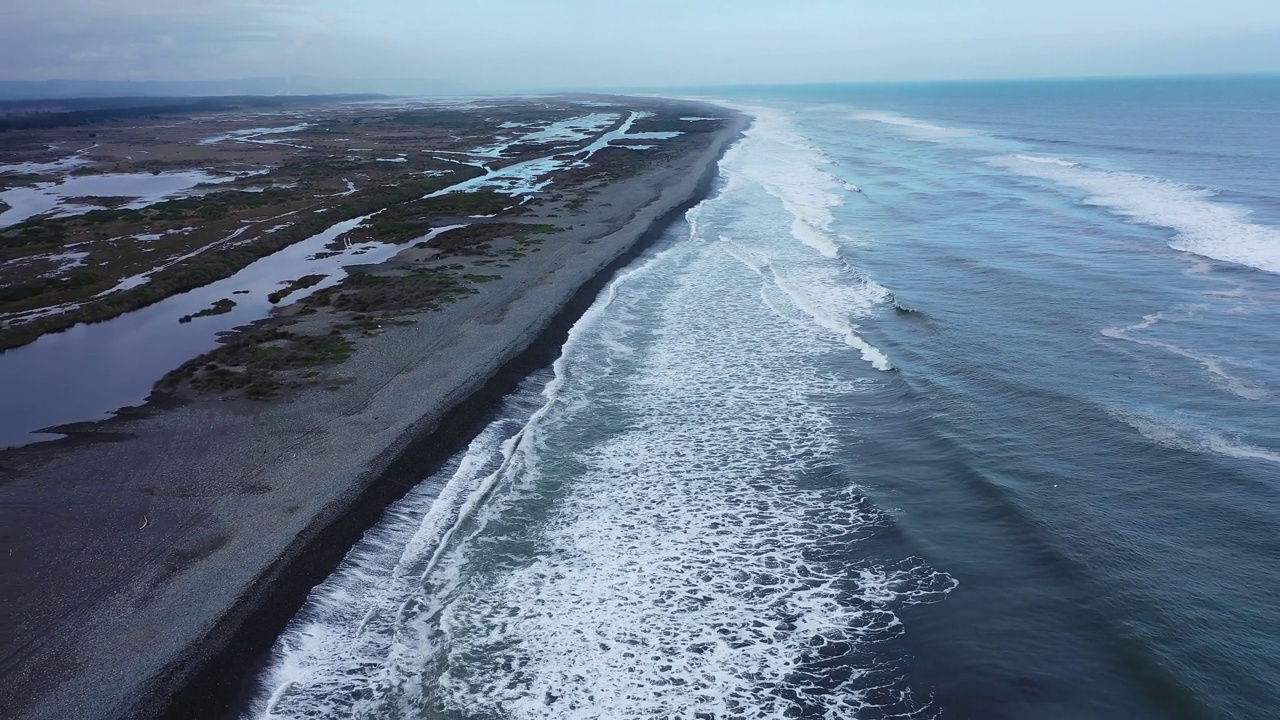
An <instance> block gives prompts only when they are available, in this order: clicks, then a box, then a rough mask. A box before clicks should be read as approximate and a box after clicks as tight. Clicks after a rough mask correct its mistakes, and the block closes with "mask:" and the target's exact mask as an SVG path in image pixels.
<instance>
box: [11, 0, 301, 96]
mask: <svg viewBox="0 0 1280 720" xmlns="http://www.w3.org/2000/svg"><path fill="white" fill-rule="evenodd" d="M310 4H311V3H309V2H306V1H305V0H299V1H297V2H280V1H279V0H275V1H272V2H261V1H258V0H200V1H199V2H187V1H185V0H184V1H183V2H172V0H31V1H27V2H21V3H14V4H13V5H12V6H11V7H9V8H6V11H5V22H4V23H2V24H0V77H2V78H3V79H9V80H41V79H52V78H68V77H69V78H98V79H125V78H139V77H145V78H148V79H178V78H182V77H191V76H197V77H198V76H203V75H205V74H207V72H208V71H209V69H210V68H215V67H217V68H225V69H226V70H227V71H230V72H243V71H246V70H250V69H252V66H253V64H254V61H255V60H260V59H263V58H265V57H267V56H270V55H271V54H272V53H271V52H270V51H269V50H270V49H269V48H268V47H264V46H265V45H268V44H270V43H272V42H276V41H278V39H279V38H280V37H281V36H282V35H284V34H285V33H287V32H289V31H290V30H291V29H292V28H295V27H297V25H298V20H299V18H300V17H301V16H302V15H303V14H304V12H305V11H306V10H307V9H308V6H309V5H310ZM255 74H260V73H255Z"/></svg>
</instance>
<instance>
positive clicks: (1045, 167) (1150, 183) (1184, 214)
mask: <svg viewBox="0 0 1280 720" xmlns="http://www.w3.org/2000/svg"><path fill="white" fill-rule="evenodd" d="M987 162H989V163H990V164H992V165H995V166H997V167H1001V168H1005V169H1007V170H1010V171H1012V172H1015V173H1018V174H1020V175H1026V176H1030V177H1038V178H1042V179H1045V180H1051V181H1053V182H1056V183H1059V184H1061V185H1066V186H1068V187H1072V188H1076V189H1079V190H1083V191H1085V192H1086V193H1088V197H1087V199H1086V202H1087V203H1089V204H1091V205H1098V206H1101V207H1105V208H1107V209H1109V210H1111V211H1113V212H1115V213H1116V214H1118V215H1120V216H1122V217H1125V218H1128V219H1130V220H1132V221H1134V222H1138V223H1142V224H1144V225H1154V226H1156V227H1163V228H1168V229H1170V230H1173V231H1174V232H1175V235H1174V236H1173V238H1172V239H1170V241H1169V247H1171V248H1173V249H1175V250H1180V251H1183V252H1188V253H1192V254H1194V255H1200V256H1203V257H1208V258H1212V259H1215V260H1223V261H1226V262H1231V263H1236V264H1238V265H1248V266H1249V267H1253V268H1257V269H1259V270H1265V271H1266V272H1270V273H1280V229H1277V228H1273V227H1269V226H1266V225H1260V224H1257V223H1253V222H1250V221H1249V214H1250V213H1249V211H1248V210H1246V209H1243V208H1238V207H1232V206H1230V205H1223V204H1221V203H1218V202H1214V201H1213V200H1212V199H1211V198H1212V197H1213V192H1212V191H1210V190H1207V189H1204V188H1197V187H1193V186H1191V185H1185V184H1182V183H1178V182H1173V181H1171V180H1164V179H1161V178H1155V177H1149V176H1146V175H1138V174H1134V173H1127V172H1117V171H1111V170H1102V169H1098V168H1093V167H1089V166H1087V165H1084V164H1081V163H1075V162H1070V161H1067V160H1063V159H1061V158H1055V157H1041V156H1035V155H1001V156H997V157H992V158H988V160H987Z"/></svg>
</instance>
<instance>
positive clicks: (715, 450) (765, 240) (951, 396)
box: [244, 78, 1280, 718]
mask: <svg viewBox="0 0 1280 720" xmlns="http://www.w3.org/2000/svg"><path fill="white" fill-rule="evenodd" d="M705 94H707V95H709V96H713V97H715V98H716V99H719V100H721V101H723V102H726V103H730V104H733V105H734V106H735V107H738V108H740V109H741V110H742V111H743V112H746V113H748V114H750V115H751V116H752V117H753V118H754V122H753V125H752V127H751V129H750V130H749V131H748V132H747V134H746V137H745V138H744V139H743V140H742V141H741V142H740V143H739V144H738V145H737V146H735V147H734V148H733V149H732V150H730V152H729V153H728V155H727V156H726V157H725V158H724V160H723V162H722V163H721V168H720V181H719V183H718V186H717V188H716V189H715V191H714V193H713V195H712V196H711V197H710V198H709V199H708V200H707V201H705V202H703V203H702V204H700V205H699V206H697V207H696V208H694V209H693V210H692V211H691V212H690V213H689V214H688V217H687V219H686V222H684V223H681V224H678V225H677V226H675V227H674V228H673V229H672V230H671V231H670V232H669V233H668V237H667V238H666V239H665V240H664V242H662V243H660V244H659V246H658V247H656V248H655V249H654V250H653V251H652V252H650V253H648V254H647V255H646V256H645V257H643V258H642V259H640V260H639V261H637V262H636V263H635V264H634V265H633V266H632V267H630V268H628V269H627V270H625V271H624V272H622V273H621V274H620V275H619V276H618V277H617V278H615V279H614V281H613V282H612V284H610V285H609V286H608V287H607V289H606V290H605V291H604V292H603V293H602V295H601V297H600V298H599V299H598V300H597V302H596V303H595V305H594V306H593V307H592V308H591V309H590V310H589V311H588V312H587V314H586V315H585V316H584V317H583V319H582V320H581V321H580V322H579V323H578V324H577V325H576V326H575V327H574V328H573V330H572V332H571V334H570V338H569V340H568V342H567V344H566V345H565V347H564V350H563V353H562V355H561V357H560V359H559V360H558V361H557V362H556V364H555V366H554V368H550V369H548V370H546V371H544V372H542V373H539V374H537V375H535V376H533V377H531V378H530V379H529V380H528V381H527V382H526V383H525V384H524V385H523V386H522V388H521V389H520V390H519V391H518V392H517V393H515V394H514V395H513V396H512V397H510V398H508V400H507V401H506V403H505V405H504V406H503V408H502V409H501V410H500V411H499V413H498V415H497V417H496V419H495V420H494V422H493V423H492V424H491V425H489V426H488V427H487V428H486V429H485V430H484V431H483V432H482V433H481V434H480V435H479V436H478V437H477V438H476V439H475V441H474V442H473V443H472V444H471V445H470V447H468V448H467V449H466V450H465V451H464V452H463V453H460V454H459V455H458V456H457V457H456V458H454V459H453V460H452V461H451V462H450V463H449V464H447V465H446V466H445V467H444V468H443V469H442V470H441V471H439V472H437V473H436V474H434V475H432V476H431V477H427V478H425V480H424V482H423V483H422V484H421V485H420V486H418V487H417V488H415V489H414V490H413V491H412V492H410V494H409V495H408V496H407V497H406V498H405V499H404V500H403V501H401V502H400V503H398V504H397V505H395V506H394V507H392V508H391V509H390V510H389V511H388V512H387V514H386V516H385V517H384V518H383V520H382V522H381V523H380V524H379V525H378V526H377V527H376V528H375V529H374V530H372V531H371V532H370V533H369V534H368V535H367V537H366V538H365V540H364V541H362V542H361V543H360V544H359V545H357V546H356V547H355V548H354V549H353V550H352V552H351V553H350V555H349V556H348V557H347V559H346V561H345V562H344V563H343V565H342V567H340V568H339V570H338V571H337V572H336V573H335V574H334V575H333V576H332V577H330V578H329V579H328V580H327V581H325V582H324V583H323V584H321V585H320V586H319V587H317V588H316V589H315V590H314V592H313V593H312V595H311V597H310V599H309V601H308V603H307V605H306V607H305V608H304V609H303V610H302V611H301V612H300V613H299V615H298V616H297V617H296V618H295V619H294V621H293V622H292V623H291V624H290V626H289V627H288V629H287V630H286V631H285V633H284V634H283V635H282V636H281V637H280V638H279V640H278V641H277V643H276V646H275V649H274V651H273V653H272V657H271V659H270V661H269V662H268V665H267V667H266V668H265V670H264V671H263V672H262V673H261V675H260V677H259V678H258V681H257V684H258V688H259V689H258V693H257V695H256V697H255V699H254V700H253V702H252V703H251V705H250V706H249V707H247V708H246V709H245V711H244V715H245V717H279V718H309V717H335V716H342V717H348V716H351V717H361V718H418V717H432V718H434V717H448V718H555V717H564V718H602V717H608V718H783V717H801V718H846V717H857V718H890V717H893V718H908V717H909V718H933V717H949V718H1169V717H1188V718H1192V717H1241V718H1261V717H1272V716H1275V715H1276V713H1277V712H1280V631H1278V630H1277V628H1280V604H1277V602H1276V601H1275V598H1276V593H1277V590H1278V589H1280V587H1278V584H1280V580H1277V578H1280V426H1278V424H1277V419H1278V418H1280V404H1278V402H1277V397H1276V392H1277V390H1278V389H1280V383H1278V382H1277V381H1278V380H1280V366H1278V365H1277V363H1276V362H1275V361H1274V358H1275V357H1276V352H1277V350H1280V309H1278V308H1277V303H1276V301H1277V299H1280V275H1277V273H1278V272H1280V190H1278V188H1280V164H1278V162H1277V161H1278V160H1280V80H1277V79H1267V78H1243V79H1215V80H1164V81H1159V80H1147V81H1090V82H1058V83H992V84H964V85H960V84H956V85H914V86H827V87H807V88H779V89H769V88H759V89H747V90H744V89H734V90H712V91H707V92H706V93H705Z"/></svg>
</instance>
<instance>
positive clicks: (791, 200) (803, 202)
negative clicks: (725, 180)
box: [722, 108, 893, 370]
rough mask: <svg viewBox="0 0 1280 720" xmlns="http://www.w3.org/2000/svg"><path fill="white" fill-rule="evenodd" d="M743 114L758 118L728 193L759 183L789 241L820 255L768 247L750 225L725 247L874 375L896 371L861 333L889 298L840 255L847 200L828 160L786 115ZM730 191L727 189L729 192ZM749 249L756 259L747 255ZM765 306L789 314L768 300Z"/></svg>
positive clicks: (728, 165) (728, 163) (733, 166)
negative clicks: (838, 217)
mask: <svg viewBox="0 0 1280 720" xmlns="http://www.w3.org/2000/svg"><path fill="white" fill-rule="evenodd" d="M743 109H744V110H747V111H749V112H750V113H751V114H752V115H754V116H755V122H754V123H753V124H752V127H751V129H750V130H749V131H748V132H747V137H746V139H745V140H744V141H743V142H742V144H741V145H740V146H739V149H737V150H736V151H735V152H733V153H732V154H730V155H727V156H726V157H725V160H724V162H723V164H722V167H723V169H724V172H725V173H726V175H727V176H728V177H729V180H730V183H731V188H732V187H733V183H754V184H756V185H758V186H759V187H760V188H761V189H763V190H764V191H765V192H767V193H768V194H769V195H772V196H773V197H774V198H776V199H777V200H779V201H781V204H782V207H783V209H784V210H785V211H786V213H787V214H788V215H789V216H790V218H791V223H790V228H789V230H790V234H791V236H792V237H794V238H795V239H796V240H799V241H800V242H801V243H802V244H803V245H805V246H807V247H809V248H812V249H814V250H816V251H818V253H820V255H821V256H822V257H821V258H811V257H804V256H803V255H796V254H793V253H791V252H790V248H789V247H788V246H786V245H781V246H779V245H777V244H776V243H773V242H770V240H771V238H770V237H769V236H768V235H767V234H766V235H765V236H764V237H757V236H758V235H759V233H757V232H756V229H757V227H756V226H755V225H754V224H753V223H752V224H749V226H750V229H749V230H748V231H746V232H740V233H739V232H735V233H734V234H733V236H732V238H729V237H722V239H724V240H729V241H730V242H728V243H727V245H726V247H727V248H728V249H729V251H730V252H731V253H732V254H733V255H734V257H737V258H738V259H739V260H742V261H743V262H745V263H747V264H748V265H749V266H750V267H752V268H753V269H754V270H756V271H757V272H759V273H760V274H761V276H762V277H764V278H765V279H766V280H768V281H769V282H770V283H771V284H773V285H774V286H776V287H777V288H778V289H780V290H782V292H783V293H784V294H785V295H786V296H787V297H788V298H789V301H790V304H791V305H792V306H794V307H795V308H797V309H798V310H800V311H801V312H802V313H803V314H804V315H805V316H806V317H807V318H808V319H809V321H810V322H811V323H812V324H816V325H817V326H818V327H820V328H822V329H824V330H826V331H829V332H833V333H835V334H836V335H837V336H838V337H840V338H841V339H842V340H843V341H844V342H845V343H846V344H848V345H849V346H851V347H853V348H855V349H857V350H858V351H859V353H860V354H861V356H862V359H864V360H866V361H867V362H869V363H871V365H872V366H873V367H875V368H876V369H877V370H891V369H893V365H892V363H891V362H890V361H889V358H888V357H887V356H886V355H885V353H884V352H883V351H881V350H880V349H879V348H877V347H875V346H874V345H872V344H871V343H869V342H867V341H866V339H865V338H864V337H863V336H862V335H861V334H860V333H859V332H858V330H859V326H858V324H857V323H856V322H855V320H856V319H862V318H869V317H871V315H872V313H873V312H874V310H875V308H876V307H878V306H880V305H883V304H884V303H885V302H886V301H887V300H888V298H889V292H888V290H886V289H885V288H884V287H882V286H880V285H879V284H877V283H876V282H875V281H873V280H872V279H871V278H869V277H867V276H865V275H864V274H862V273H860V272H858V271H856V270H854V269H853V268H852V265H850V264H848V263H846V262H845V260H844V258H843V257H842V250H841V246H840V245H839V244H838V242H837V236H836V235H835V231H834V229H833V227H834V224H835V216H834V214H833V212H832V210H833V208H835V207H838V206H840V205H842V204H843V203H844V197H843V196H842V194H841V193H840V189H841V188H842V183H841V182H840V181H839V180H837V179H836V178H835V177H834V176H833V175H831V174H830V173H828V172H826V171H825V170H823V169H822V168H823V166H824V165H827V164H829V163H830V159H829V158H827V157H826V156H825V155H823V154H822V153H821V152H820V151H818V150H817V149H816V148H814V147H812V146H811V145H810V144H809V143H808V142H807V141H806V140H805V139H804V138H803V137H802V136H800V135H799V134H798V133H797V132H796V131H795V129H794V127H793V126H792V125H791V123H790V121H789V120H788V118H787V117H786V115H784V114H783V113H780V112H776V111H771V110H766V109H762V108H743ZM732 192H733V191H732V189H730V190H726V194H731V193H732ZM766 233H767V229H766ZM748 246H750V247H748ZM744 249H745V250H746V252H747V253H748V254H750V255H751V256H752V258H754V259H748V258H747V257H746V256H744V254H743V252H742V251H743V250H744ZM765 301H766V303H769V305H770V307H771V308H773V309H775V310H776V311H779V312H782V313H783V314H784V315H785V314H786V311H785V309H782V308H780V307H779V306H778V305H777V304H776V303H772V302H770V301H769V298H768V297H767V296H766V297H765Z"/></svg>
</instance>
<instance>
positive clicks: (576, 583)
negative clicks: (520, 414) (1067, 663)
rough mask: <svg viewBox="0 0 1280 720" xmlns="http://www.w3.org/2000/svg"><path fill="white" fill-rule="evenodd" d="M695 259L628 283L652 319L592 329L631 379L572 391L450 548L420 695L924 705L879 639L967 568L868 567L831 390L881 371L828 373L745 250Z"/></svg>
mask: <svg viewBox="0 0 1280 720" xmlns="http://www.w3.org/2000/svg"><path fill="white" fill-rule="evenodd" d="M676 261H677V259H672V262H673V263H674V262H676ZM687 262H688V264H687V265H685V267H683V268H681V269H680V271H679V272H678V273H676V276H675V277H672V278H669V279H667V280H665V281H664V280H662V279H660V278H659V277H658V275H659V272H660V271H657V270H655V271H654V273H653V275H652V276H651V277H650V279H649V282H651V283H652V286H651V288H649V293H648V294H645V293H644V290H645V289H646V288H644V287H643V284H644V283H643V281H638V282H637V285H639V286H641V287H636V288H634V289H633V293H634V296H633V298H632V299H631V301H630V304H631V307H630V308H629V309H630V312H631V313H632V314H634V315H636V316H639V317H652V313H653V311H655V310H656V311H658V312H659V315H660V320H659V321H658V322H657V323H654V324H653V325H652V326H651V327H650V328H648V329H644V328H636V327H635V326H630V325H628V324H627V323H620V324H611V325H610V326H609V327H607V328H601V330H600V331H599V334H598V335H597V336H596V337H595V338H593V339H592V341H591V343H590V344H593V345H595V346H596V352H597V353H599V354H604V353H608V354H612V355H614V362H613V364H612V366H603V367H610V369H609V370H608V371H607V372H608V373H609V374H610V375H615V376H617V377H618V378H620V379H621V378H625V381H622V382H619V381H618V380H612V381H611V380H609V379H607V378H597V379H596V380H595V381H594V382H591V383H588V384H587V386H588V387H591V388H593V389H592V390H590V391H589V392H585V393H583V394H578V391H577V390H576V388H577V387H579V386H578V385H576V384H574V383H567V384H566V385H565V386H564V388H563V390H562V393H563V395H562V396H561V397H559V398H558V399H557V402H559V403H560V404H561V405H562V408H561V410H560V411H559V412H557V413H555V414H552V415H548V416H547V417H546V421H545V423H544V424H541V425H538V426H535V427H534V428H532V429H531V431H530V432H529V434H528V437H527V439H526V442H525V443H524V444H523V445H522V448H521V450H520V451H519V452H522V453H523V454H524V458H523V461H522V463H521V466H522V467H523V468H524V472H522V473H521V474H520V475H519V476H518V477H517V476H513V477H512V478H511V479H510V482H511V485H510V487H509V488H508V489H507V491H506V493H505V494H504V496H503V498H502V499H501V500H500V501H498V502H496V503H494V504H493V505H492V506H490V508H489V509H488V511H487V514H488V517H487V519H486V520H485V522H484V523H483V525H482V527H481V528H480V529H478V530H477V531H476V533H475V534H474V535H472V537H471V538H470V539H469V540H468V541H467V543H466V544H465V545H464V547H465V548H466V549H465V551H462V552H460V553H459V554H458V558H459V560H460V562H462V563H463V564H464V565H463V566H462V569H460V570H458V572H460V573H461V575H462V576H463V578H464V579H462V580H460V581H458V582H457V584H456V585H455V587H454V589H452V590H451V591H450V592H451V594H453V595H454V596H455V597H454V598H453V599H452V600H451V601H450V602H449V603H448V604H447V605H446V606H445V607H444V608H443V609H442V610H441V612H440V613H439V615H438V617H431V618H424V619H423V622H422V623H421V625H420V628H421V631H422V634H421V635H420V636H419V637H417V638H416V639H415V640H414V641H413V642H412V643H411V644H413V645H416V646H418V647H438V648H440V649H441V655H440V657H439V668H440V675H439V680H438V687H437V688H436V689H435V691H434V692H428V693H427V696H426V697H424V698H423V701H424V702H426V703H427V706H428V707H431V706H432V705H433V704H436V708H435V709H437V710H444V711H450V710H451V711H456V712H462V713H466V714H467V715H469V716H470V715H478V716H484V717H601V716H605V717H672V716H675V717H694V716H697V715H698V714H700V713H702V714H706V713H710V714H713V715H715V716H717V717H752V718H755V717H760V718H766V717H794V716H796V714H797V713H798V714H800V715H803V716H814V717H822V716H832V715H833V714H834V715H841V714H849V713H853V712H855V711H858V712H863V713H871V715H868V716H895V715H900V716H911V715H917V714H923V715H927V714H929V710H928V708H927V706H926V705H924V704H918V703H917V702H916V700H915V699H914V698H913V697H912V696H911V693H910V690H909V689H908V688H907V687H906V686H905V685H904V684H903V683H902V678H901V675H900V668H898V667H897V666H896V665H895V664H894V663H884V662H882V658H881V657H880V653H879V652H877V650H878V647H879V646H880V645H881V644H882V643H886V642H888V641H890V640H892V639H893V638H894V637H896V636H897V635H898V633H900V632H901V624H900V623H899V621H898V619H897V617H896V616H895V615H894V614H893V612H892V609H893V608H894V607H896V606H898V605H901V604H903V603H907V602H918V601H921V600H933V599H937V598H939V597H941V596H942V595H943V594H945V593H946V592H947V591H948V590H949V589H950V588H951V587H952V586H953V584H954V581H952V580H951V579H950V578H948V577H946V576H944V575H940V574H938V573H935V572H933V571H932V570H929V569H928V568H926V567H924V566H923V565H922V564H921V563H918V562H915V561H904V562H900V563H892V564H888V565H884V564H877V563H874V562H859V558H860V557H861V553H860V552H859V551H858V549H857V545H858V543H859V540H860V539H862V538H863V537H864V536H865V535H866V534H867V533H870V532H873V531H874V530H875V529H877V528H878V527H879V526H880V525H881V524H882V523H883V522H884V519H883V516H881V514H880V513H879V512H878V511H877V510H876V509H875V508H873V507H872V506H871V505H870V503H868V502H867V501H866V500H865V499H864V498H862V497H861V496H860V495H859V494H858V493H857V491H856V489H854V488H851V487H849V486H848V485H843V484H840V483H834V482H831V481H830V480H828V479H826V478H825V477H824V471H825V470H826V469H827V467H828V462H829V460H830V457H831V455H832V453H833V452H834V451H835V450H836V448H837V447H838V445H839V442H840V439H839V438H837V437H835V435H834V434H833V433H832V422H831V420H830V418H829V417H828V415H827V413H826V412H825V410H824V406H825V403H824V402H823V401H822V399H823V398H828V399H830V398H835V397H841V398H844V399H845V400H846V401H847V400H848V399H849V396H850V395H853V394H857V393H859V392H862V391H864V390H865V389H866V388H867V387H868V383H869V381H865V380H864V381H860V382H852V381H847V380H845V381H841V380H836V379H832V378H829V377H824V376H823V375H821V374H820V373H819V372H818V371H817V369H816V368H815V367H814V366H813V363H812V362H811V361H812V359H813V358H814V357H815V355H817V354H820V353H822V352H824V351H830V350H831V347H832V346H831V345H830V344H829V343H828V342H825V341H824V340H823V338H822V337H821V336H820V335H817V334H814V333H812V332H811V331H810V330H809V329H808V328H806V327H802V326H798V325H795V324H792V323H789V322H786V321H785V320H784V319H783V318H780V317H777V316H775V315H773V314H771V313H769V312H767V310H765V309H764V308H762V306H761V303H760V300H759V295H758V292H756V291H754V289H753V288H752V282H751V275H750V274H748V273H746V272H744V271H745V268H743V267H742V266H741V265H740V264H737V263H733V262H732V261H730V260H729V259H728V258H726V256H725V255H723V254H720V253H708V252H705V251H700V252H699V253H698V254H697V255H694V256H692V257H689V258H687ZM689 278H699V279H700V280H699V281H698V282H696V283H687V280H688V279H689ZM648 306H652V307H648ZM583 349H585V348H583ZM619 349H622V351H621V352H619ZM590 367H602V366H601V365H599V364H596V363H593V364H592V365H591V366H590ZM566 370H567V372H568V373H569V377H570V378H573V377H574V375H575V373H579V372H589V370H588V368H587V367H584V366H581V365H579V364H577V363H570V364H569V366H568V367H567V368H566ZM605 390H607V392H605ZM590 437H595V438H598V439H596V440H594V441H591V442H587V443H583V442H582V438H590ZM567 448H575V450H576V451H575V452H574V453H573V454H572V457H569V458H566V457H565V450H566V449H567ZM482 548H483V550H482ZM464 557H466V558H476V557H485V558H487V559H488V561H487V562H486V563H485V564H484V566H483V567H479V566H471V567H468V566H467V564H469V563H468V561H467V560H462V558H464ZM471 573H474V574H471ZM437 627H438V634H437V631H436V630H435V628H437ZM406 685H408V683H406ZM704 716H705V715H704Z"/></svg>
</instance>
